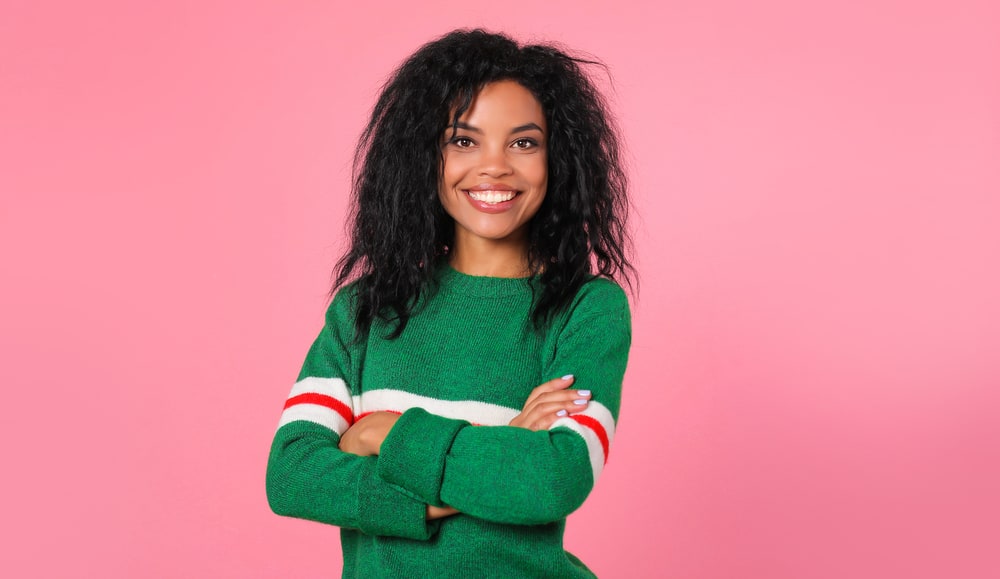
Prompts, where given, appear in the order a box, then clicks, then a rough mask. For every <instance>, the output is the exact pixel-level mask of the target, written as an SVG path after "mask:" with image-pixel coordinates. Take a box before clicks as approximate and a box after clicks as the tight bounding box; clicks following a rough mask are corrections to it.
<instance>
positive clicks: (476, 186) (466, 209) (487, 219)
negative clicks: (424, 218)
mask: <svg viewBox="0 0 1000 579" xmlns="http://www.w3.org/2000/svg"><path fill="white" fill-rule="evenodd" d="M546 131H547V126H546V123H545V114H544V111H543V110H542V106H541V104H540V103H539V102H538V100H537V99H536V98H535V97H534V95H532V94H531V92H530V91H528V90H527V89H526V88H524V87H523V86H521V85H520V84H518V83H516V82H513V81H499V82H494V83H491V84H488V85H486V86H485V87H483V89H482V90H481V91H480V92H479V94H478V95H476V98H475V99H473V101H472V104H471V106H470V107H469V109H468V110H467V111H466V112H465V113H464V114H463V115H462V116H461V117H460V118H459V128H458V130H457V131H455V132H454V134H453V131H452V130H451V128H450V127H448V128H447V129H446V130H445V131H444V133H443V136H442V157H443V160H444V162H443V165H442V167H441V178H440V184H439V190H438V198H439V199H440V200H441V205H442V206H443V207H444V209H445V211H446V212H447V213H448V214H449V215H450V216H451V217H452V218H453V219H454V220H455V239H454V242H453V246H452V247H451V248H450V252H449V262H450V264H451V266H452V267H453V268H455V269H456V270H457V271H460V272H462V273H466V274H469V275H478V276H491V277H512V278H514V277H524V276H526V275H529V270H528V259H527V255H528V245H527V228H528V223H529V222H530V221H531V218H532V217H534V215H535V213H537V212H538V208H539V207H540V206H541V204H542V201H543V200H544V199H545V192H546V187H547V185H548V165H547V163H548V160H547V150H546V144H547V137H548V134H547V132H546ZM484 189H486V190H495V191H496V193H494V195H506V196H509V195H510V192H513V193H514V197H513V199H511V200H509V201H506V202H502V203H500V204H499V205H494V206H493V208H492V209H487V210H485V211H484V210H482V207H483V205H482V202H480V203H477V202H476V201H475V199H474V198H473V195H478V196H479V197H480V198H481V199H482V197H483V196H484V195H488V193H487V192H486V191H485V190H484ZM470 193H471V194H470ZM477 207H478V208H477ZM572 384H573V377H572V376H563V377H561V378H556V379H554V380H549V381H548V382H545V383H544V384H541V385H539V386H537V387H536V388H535V389H534V390H532V391H531V394H529V396H528V399H527V400H526V401H525V403H524V407H523V408H522V409H521V413H520V414H518V415H517V416H516V417H515V418H514V419H513V420H511V422H510V426H515V427H520V428H526V429H528V430H534V431H538V430H546V429H548V428H550V427H551V426H552V424H553V423H555V421H556V420H558V419H559V418H561V417H563V416H566V415H569V414H573V413H577V412H582V411H583V410H585V409H586V408H587V404H588V403H589V400H590V393H589V392H587V391H583V390H573V389H570V386H572ZM398 418H399V417H398V415H396V414H393V413H390V412H373V413H371V414H369V415H368V416H366V417H365V418H362V419H361V420H359V421H357V422H355V423H354V425H352V426H351V427H350V428H348V429H347V431H346V432H345V433H344V435H343V436H342V437H341V439H340V449H341V450H343V451H344V452H349V453H352V454H357V455H360V456H371V455H377V454H379V450H380V449H381V446H382V442H383V441H384V440H385V438H386V436H388V434H389V431H391V430H392V427H393V425H394V424H395V423H396V420H397V419H398ZM457 513H458V511H456V510H455V509H453V508H451V507H435V506H431V505H428V507H427V518H428V519H436V518H441V517H447V516H451V515H454V514H457Z"/></svg>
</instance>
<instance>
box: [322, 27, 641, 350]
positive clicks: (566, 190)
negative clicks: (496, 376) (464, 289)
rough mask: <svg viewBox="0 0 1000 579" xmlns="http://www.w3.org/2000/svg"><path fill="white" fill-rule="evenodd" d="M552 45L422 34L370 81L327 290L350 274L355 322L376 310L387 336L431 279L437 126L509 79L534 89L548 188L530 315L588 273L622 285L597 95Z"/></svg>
mask: <svg viewBox="0 0 1000 579" xmlns="http://www.w3.org/2000/svg"><path fill="white" fill-rule="evenodd" d="M590 65H598V66H603V65H600V63H597V62H594V61H592V60H587V59H581V58H574V57H573V56H570V55H568V54H566V53H565V52H564V51H562V50H560V49H559V48H557V47H555V46H552V45H545V44H531V45H524V46H520V45H518V43H517V42H515V41H514V40H512V39H511V38H509V37H507V36H505V35H503V34H494V33H489V32H486V31H483V30H456V31H453V32H451V33H449V34H446V35H445V36H443V37H441V38H439V39H437V40H434V41H432V42H430V43H428V44H425V45H424V46H423V47H421V48H420V49H419V50H417V52H415V53H414V54H413V55H412V56H410V58H408V59H407V60H406V61H405V62H403V63H402V64H401V65H400V66H399V68H397V69H396V71H395V72H394V73H393V74H392V76H391V77H390V78H389V80H388V81H387V82H386V83H385V85H384V86H383V88H382V92H381V94H380V95H379V98H378V101H377V102H376V104H375V106H374V108H373V109H372V114H371V119H370V120H369V121H368V124H367V126H366V127H365V129H364V131H363V133H362V135H361V138H360V139H359V141H358V145H357V149H356V150H355V156H354V178H353V190H352V210H351V215H350V217H349V224H350V225H351V240H350V246H349V248H348V249H347V251H346V252H345V253H344V255H343V256H342V257H341V258H340V260H339V261H338V262H337V266H336V269H335V271H334V283H333V288H332V289H331V295H332V294H333V293H334V292H336V291H337V289H338V288H339V287H341V286H343V285H344V284H346V283H348V282H350V281H355V282H356V291H357V294H356V300H357V303H356V312H357V320H356V325H355V327H356V330H357V334H358V337H359V338H360V337H361V336H364V335H367V333H368V331H369V330H370V328H371V324H372V321H373V320H374V319H375V318H376V317H378V318H380V319H382V320H385V321H395V322H396V327H395V330H394V331H393V332H392V333H391V334H390V336H389V337H390V338H395V337H397V336H399V334H401V333H402V331H403V330H404V329H405V327H406V324H407V321H408V320H409V318H410V315H411V314H412V312H413V308H414V306H415V304H416V303H417V301H418V299H419V298H420V296H421V294H422V292H426V291H429V290H430V289H431V288H432V284H433V279H434V274H435V268H436V267H440V264H439V258H440V257H441V256H442V255H444V254H446V253H447V248H448V246H449V245H450V244H451V243H452V237H453V235H454V222H453V220H452V218H451V217H450V216H449V215H448V214H447V213H445V211H444V208H443V207H442V205H441V202H440V200H439V198H438V187H439V175H440V171H441V167H442V165H443V156H442V150H441V144H442V136H443V135H444V134H445V132H446V131H447V130H448V129H449V127H450V128H451V130H454V129H455V128H456V126H457V123H458V119H459V117H461V116H462V114H463V113H464V112H465V111H466V110H467V109H468V108H469V106H471V103H472V100H473V98H474V97H475V95H476V94H477V93H478V92H479V90H481V89H482V88H483V87H484V86H485V85H487V84H489V83H491V82H495V81H500V80H512V81H515V82H517V83H519V84H521V85H522V86H524V87H525V88H526V89H528V90H529V91H530V92H531V93H532V94H534V96H535V98H537V99H538V101H539V103H540V104H541V106H542V110H543V112H544V115H545V121H546V123H547V126H548V131H549V134H548V136H547V142H548V150H547V156H548V188H547V190H546V195H545V199H544V201H543V202H542V205H541V207H540V208H539V210H538V213H537V214H536V215H535V216H534V217H533V218H532V220H531V221H530V222H529V224H528V265H529V267H530V270H531V273H532V274H533V275H535V276H537V277H538V279H539V281H540V288H541V291H540V292H537V293H536V299H535V302H534V310H533V312H532V318H533V321H534V323H535V324H536V325H537V326H541V325H543V324H544V323H545V321H546V320H548V319H549V317H550V316H551V314H553V313H554V312H556V311H558V310H559V309H560V308H562V307H565V306H566V305H568V304H569V302H570V301H571V300H572V299H573V296H574V295H575V294H576V292H577V290H578V289H579V288H580V286H581V285H583V283H584V282H585V281H587V279H588V278H589V277H591V276H593V275H599V276H605V277H608V278H611V279H614V280H615V281H617V282H619V283H624V284H626V285H628V286H629V287H630V288H631V287H632V286H633V282H634V281H635V269H634V268H633V266H632V265H631V263H630V261H629V260H630V255H631V248H632V244H631V239H630V237H629V232H628V229H627V226H626V218H627V214H628V199H627V191H628V181H627V178H626V174H625V171H624V170H623V168H622V160H621V155H622V153H621V144H620V139H619V136H618V130H617V128H616V126H615V123H614V120H613V117H612V116H611V114H610V113H609V110H608V107H607V104H606V102H605V99H604V97H603V96H602V95H601V94H600V92H599V91H598V90H597V89H596V87H595V86H594V85H593V83H592V82H591V81H590V79H589V78H588V76H587V75H586V73H585V72H584V67H586V66H590Z"/></svg>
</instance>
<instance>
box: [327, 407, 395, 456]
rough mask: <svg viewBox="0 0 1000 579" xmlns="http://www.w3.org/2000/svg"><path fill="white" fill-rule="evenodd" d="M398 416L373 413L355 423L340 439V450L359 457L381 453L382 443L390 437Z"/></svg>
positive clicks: (387, 413)
mask: <svg viewBox="0 0 1000 579" xmlns="http://www.w3.org/2000/svg"><path fill="white" fill-rule="evenodd" d="M398 419H399V415H398V414H394V413H392V412H372V413H371V414H369V415H368V416H365V417H364V418H362V419H361V420H359V421H357V422H355V423H354V424H353V425H351V427H350V428H348V429H347V431H346V432H344V434H343V436H341V437H340V444H338V445H337V446H339V447H340V450H342V451H344V452H349V453H351V454H356V455H358V456H374V455H377V454H378V453H379V449H380V448H381V447H382V441H383V440H385V437H386V436H388V435H389V431H390V430H392V427H393V425H395V424H396V420H398Z"/></svg>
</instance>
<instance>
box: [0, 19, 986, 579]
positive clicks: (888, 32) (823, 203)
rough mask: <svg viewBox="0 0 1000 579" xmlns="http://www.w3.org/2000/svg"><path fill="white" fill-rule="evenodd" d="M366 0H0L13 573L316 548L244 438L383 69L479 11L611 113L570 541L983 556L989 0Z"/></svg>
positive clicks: (947, 566)
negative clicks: (596, 303)
mask: <svg viewBox="0 0 1000 579" xmlns="http://www.w3.org/2000/svg"><path fill="white" fill-rule="evenodd" d="M386 4H387V5H386ZM386 4H382V3H378V2H359V3H355V4H354V5H353V6H352V7H350V8H344V7H337V6H336V3H333V2H319V1H304V0H293V1H284V2H277V1H275V2H235V1H234V2H229V3H224V2H219V1H200V2H162V3H160V2H141V3H140V2H124V1H119V2H111V1H100V2H87V3H84V2H45V1H33V2H27V1H17V0H15V1H7V2H4V5H3V8H2V9H0V192H2V204H0V252H2V268H0V271H2V273H0V275H2V286H0V287H2V291H3V300H2V301H0V326H2V331H0V340H2V342H0V352H2V354H0V355H2V358H3V361H2V364H0V384H2V385H3V388H4V390H3V391H4V395H5V400H4V405H3V407H4V409H5V412H4V415H3V419H2V421H0V428H2V429H3V430H2V433H0V434H2V439H0V440H2V444H3V465H4V466H3V472H4V475H3V483H2V484H3V496H4V499H5V500H4V509H3V511H4V512H3V514H2V517H0V520H2V523H0V524H2V525H3V531H4V535H5V539H4V547H3V549H2V550H0V558H2V560H0V569H3V572H2V573H3V574H4V575H5V576H12V577H163V578H174V577H234V578H252V577H268V578H271V577H273V578H284V577H333V576H337V575H338V574H339V569H340V562H339V557H340V554H339V546H338V538H337V531H336V529H334V528H332V527H325V526H322V525H318V524H314V523H308V522H303V521H298V520H292V519H285V518H279V517H277V516H275V515H273V514H271V513H270V511H269V510H268V507H267V504H266V500H265V495H264V483H263V478H264V467H265V461H266V454H267V450H268V445H269V443H270V438H271V436H272V434H273V432H274V428H275V426H276V424H277V420H278V415H279V412H280V409H281V405H282V403H283V401H284V399H285V397H286V395H287V392H288V389H289V388H290V386H291V384H292V381H293V380H294V378H295V375H296V373H297V371H298V368H299V364H300V363H301V360H302V358H303V357H304V355H305V351H306V348H307V347H308V344H309V343H310V342H311V340H312V338H313V336H314V334H315V332H316V331H317V330H318V329H319V326H320V324H321V322H322V313H323V310H324V307H325V296H324V294H325V292H326V290H327V282H328V275H329V270H330V269H331V266H332V264H333V261H334V259H335V257H336V255H337V253H338V252H339V250H340V249H341V248H342V243H343V235H342V232H343V226H342V223H343V218H344V209H345V201H346V192H347V184H348V177H349V158H350V154H351V149H352V146H353V143H354V139H355V138H356V136H357V135H358V132H359V131H360V129H361V126H362V123H363V121H364V118H365V115H366V112H367V110H368V108H369V107H370V106H371V104H372V102H373V99H374V96H375V94H376V91H377V89H378V87H379V84H380V82H381V80H382V79H383V78H384V77H385V75H386V74H387V73H388V72H389V71H390V70H391V68H392V67H393V66H394V65H395V64H396V63H398V62H399V61H400V60H401V59H402V58H404V57H405V56H406V55H408V54H409V53H410V52H411V51H412V50H414V49H415V48H416V47H417V46H418V45H419V44H421V43H423V42H424V41H427V40H429V39H430V38H432V37H434V36H437V35H439V34H441V33H444V32H446V31H447V30H449V29H451V28H454V27H458V26H475V25H482V26H486V27H489V28H492V29H500V30H506V31H509V32H511V33H513V34H515V35H516V36H518V37H520V38H522V39H533V38H545V39H551V40H556V41H560V42H564V43H565V44H567V45H568V46H571V47H575V48H579V49H582V50H585V51H588V52H591V53H593V54H595V55H598V56H599V57H601V58H602V59H604V60H605V61H606V62H607V63H608V64H609V65H610V66H611V69H612V72H613V74H614V79H615V84H614V93H613V100H614V104H615V108H616V110H617V111H618V112H619V114H620V117H621V121H622V124H623V126H624V128H625V130H626V133H627V137H628V141H629V145H630V151H631V152H630V155H631V165H632V168H633V175H634V184H635V189H634V193H635V206H636V210H637V211H636V213H637V216H638V219H637V220H636V227H637V240H638V246H639V251H640V270H641V273H642V282H643V283H642V291H641V295H640V299H639V300H638V302H637V303H636V305H635V310H634V317H635V340H634V347H633V351H632V361H631V365H630V368H629V372H628V375H627V378H626V385H625V388H626V393H625V401H624V406H623V411H622V417H621V422H620V428H619V436H618V438H617V439H616V445H615V448H614V449H613V452H612V455H611V461H610V463H609V465H608V469H607V470H606V471H605V474H604V477H603V478H602V480H601V481H600V483H599V485H598V487H597V489H596V490H595V492H594V494H593V495H592V496H591V498H590V500H589V501H588V502H587V504H586V505H585V506H584V507H583V508H582V509H581V510H580V511H579V512H578V513H576V514H575V515H573V517H572V518H571V521H570V530H569V532H568V534H567V547H568V548H569V549H570V550H572V551H574V552H575V553H577V554H579V555H580V556H582V558H583V559H584V560H585V561H586V562H587V563H588V564H589V565H591V566H592V568H593V569H594V570H595V571H596V572H597V573H598V574H599V575H600V576H602V577H612V578H613V577H671V578H705V579H714V578H720V579H721V578H768V579H781V578H789V579H793V578H795V579H797V578H844V577H851V578H876V577H877V578H884V577H907V578H914V577H916V578H925V577H926V578H932V577H934V578H937V577H961V578H979V577H983V578H985V577H996V576H1000V554H998V552H997V550H996V547H997V544H996V543H997V536H998V534H1000V523H998V520H1000V505H998V503H1000V501H998V499H997V492H996V489H997V488H998V486H1000V472H998V471H1000V420H998V416H997V415H998V414H1000V413H998V412H997V410H998V407H1000V395H998V386H1000V356H998V355H997V352H998V350H1000V305H998V303H1000V300H998V299H997V296H998V295H1000V276H998V274H997V269H998V268H997V264H998V262H1000V231H998V230H1000V227H998V225H1000V223H998V222H1000V8H998V6H1000V4H998V3H996V2H993V1H991V0H982V1H980V2H975V1H969V0H961V1H951V2H945V1H943V0H942V1H940V2H935V3H931V2H912V1H903V0H899V1H895V2H892V1H886V0H877V1H849V2H839V3H817V2H794V1H791V0H783V1H778V0H764V1H762V2H739V1H735V0H728V1H726V0H707V1H706V0H698V1H695V0H690V1H683V2H681V1H667V2H662V3H659V4H658V5H654V3H652V2H650V3H648V4H647V3H638V2H622V1H616V2H589V1H587V2H584V1H580V0H575V1H546V2H540V1H537V0H531V1H510V2H506V3H494V2H463V3H458V2H446V1H441V2H436V3H431V4H432V5H431V6H430V7H427V8H423V7H418V6H421V5H423V4H425V3H419V2H391V3H386ZM821 4H829V5H831V6H829V7H821V6H820V5H821ZM833 4H836V6H835V7H834V6H832V5H833Z"/></svg>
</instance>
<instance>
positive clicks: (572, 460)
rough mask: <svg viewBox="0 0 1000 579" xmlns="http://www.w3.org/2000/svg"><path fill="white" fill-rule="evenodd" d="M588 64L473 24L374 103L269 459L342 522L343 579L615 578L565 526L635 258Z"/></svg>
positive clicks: (309, 500)
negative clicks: (323, 305) (331, 291)
mask: <svg viewBox="0 0 1000 579" xmlns="http://www.w3.org/2000/svg"><path fill="white" fill-rule="evenodd" d="M580 64H589V63H585V62H584V61H579V60H575V59H573V58H570V57H569V56H567V55H565V54H564V53H562V52H560V51H559V50H557V49H555V48H552V47H549V46H524V47H520V46H518V45H517V44H516V43H515V42H513V41H512V40H510V39H509V38H507V37H505V36H503V35H497V34H489V33H486V32H483V31H479V30H474V31H456V32H453V33H451V34H448V35H446V36H444V37H442V38H440V39H438V40H437V41H434V42H431V43H429V44H427V45H425V46H424V47H422V48H421V49H420V50H419V51H417V52H416V53H415V54H414V55H413V56H411V57H410V58H409V59H408V60H407V61H406V62H405V63H403V64H402V65H401V67H400V68H399V69H398V70H397V71H396V72H395V73H394V75H393V77H392V78H391V79H390V81H389V82H388V83H387V84H386V86H385V87H384V89H383V91H382V94H381V96H380V97H379V100H378V102H377V104H376V106H375V108H374V110H373V113H372V118H371V120H370V122H369V124H368V126H367V128H366V130H365V132H364V134H363V135H362V138H361V142H360V144H359V145H358V152H357V156H356V163H355V164H356V177H355V182H354V202H355V210H354V214H353V216H352V218H353V234H352V239H351V246H350V249H349V250H348V252H347V253H346V255H345V256H344V257H343V258H342V259H341V261H340V263H339V264H338V276H337V282H336V285H335V287H339V288H340V290H339V291H337V292H336V295H335V296H334V299H333V302H332V304H331V306H330V308H329V310H328V312H327V316H326V325H325V326H324V328H323V330H322V332H321V333H320V335H319V337H318V338H317V339H316V341H315V343H314V344H313V346H312V348H311V350H310V351H309V354H308V356H307V358H306V361H305V364H304V367H303V369H302V372H301V373H300V375H299V379H298V381H297V382H296V384H295V386H294V387H293V388H292V392H291V395H290V396H289V399H288V401H287V402H286V404H285V410H284V412H283V413H282V416H281V421H280V425H279V428H278V432H277V434H276V435H275V440H274V444H273V446H272V450H271V455H270V460H269V464H268V473H267V491H268V499H269V501H270V503H271V507H272V508H273V509H274V511H275V512H277V513H279V514H283V515H289V516H294V517H301V518H305V519H311V520H315V521H320V522H324V523H329V524H333V525H337V526H340V527H341V528H342V530H341V542H342V546H343V552H344V572H343V576H344V577H450V576H455V577H458V576H461V577H591V576H593V574H592V573H591V572H590V571H589V570H588V569H587V568H586V567H585V566H584V564H583V563H581V562H580V561H579V560H578V559H577V558H576V557H574V556H573V555H570V554H569V553H567V552H565V551H564V550H563V548H562V536H563V530H564V527H565V520H566V516H567V515H568V514H569V513H571V512H572V511H573V510H575V509H576V508H577V507H579V506H580V504H581V503H582V502H583V500H584V498H585V497H586V496H587V494H588V493H589V492H590V490H591V488H592V487H593V484H594V482H595V481H596V479H597V476H598V475H599V474H600V471H601V469H602V468H603V465H604V462H605V461H606V459H607V453H608V448H609V444H610V441H611V438H612V436H613V434H614V427H615V421H616V419H617V416H618V408H619V401H620V392H621V383H622V376H623V374H624V371H625V363H626V358H627V355H628V348H629V343H630V322H629V310H628V302H627V299H626V296H625V293H624V292H623V291H622V289H621V288H620V287H619V286H618V285H617V284H616V283H615V282H614V281H612V280H613V279H614V278H618V279H623V280H626V281H627V280H629V279H630V278H631V273H632V267H631V265H630V264H629V260H628V247H629V243H628V235H627V232H626V229H625V213H626V205H627V203H626V197H625V193H626V180H625V176H624V173H623V171H622V169H621V167H620V165H619V147H618V141H617V138H616V135H615V131H614V128H613V126H612V124H611V123H610V121H609V118H608V115H607V113H606V110H605V105H604V102H603V100H602V99H601V97H600V95H599V94H598V93H597V91H596V90H595V89H594V87H593V86H592V84H591V83H590V82H589V81H588V80H587V78H586V76H585V75H584V74H583V73H582V71H581V69H580ZM349 280H353V281H350V283H348V281H349Z"/></svg>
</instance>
